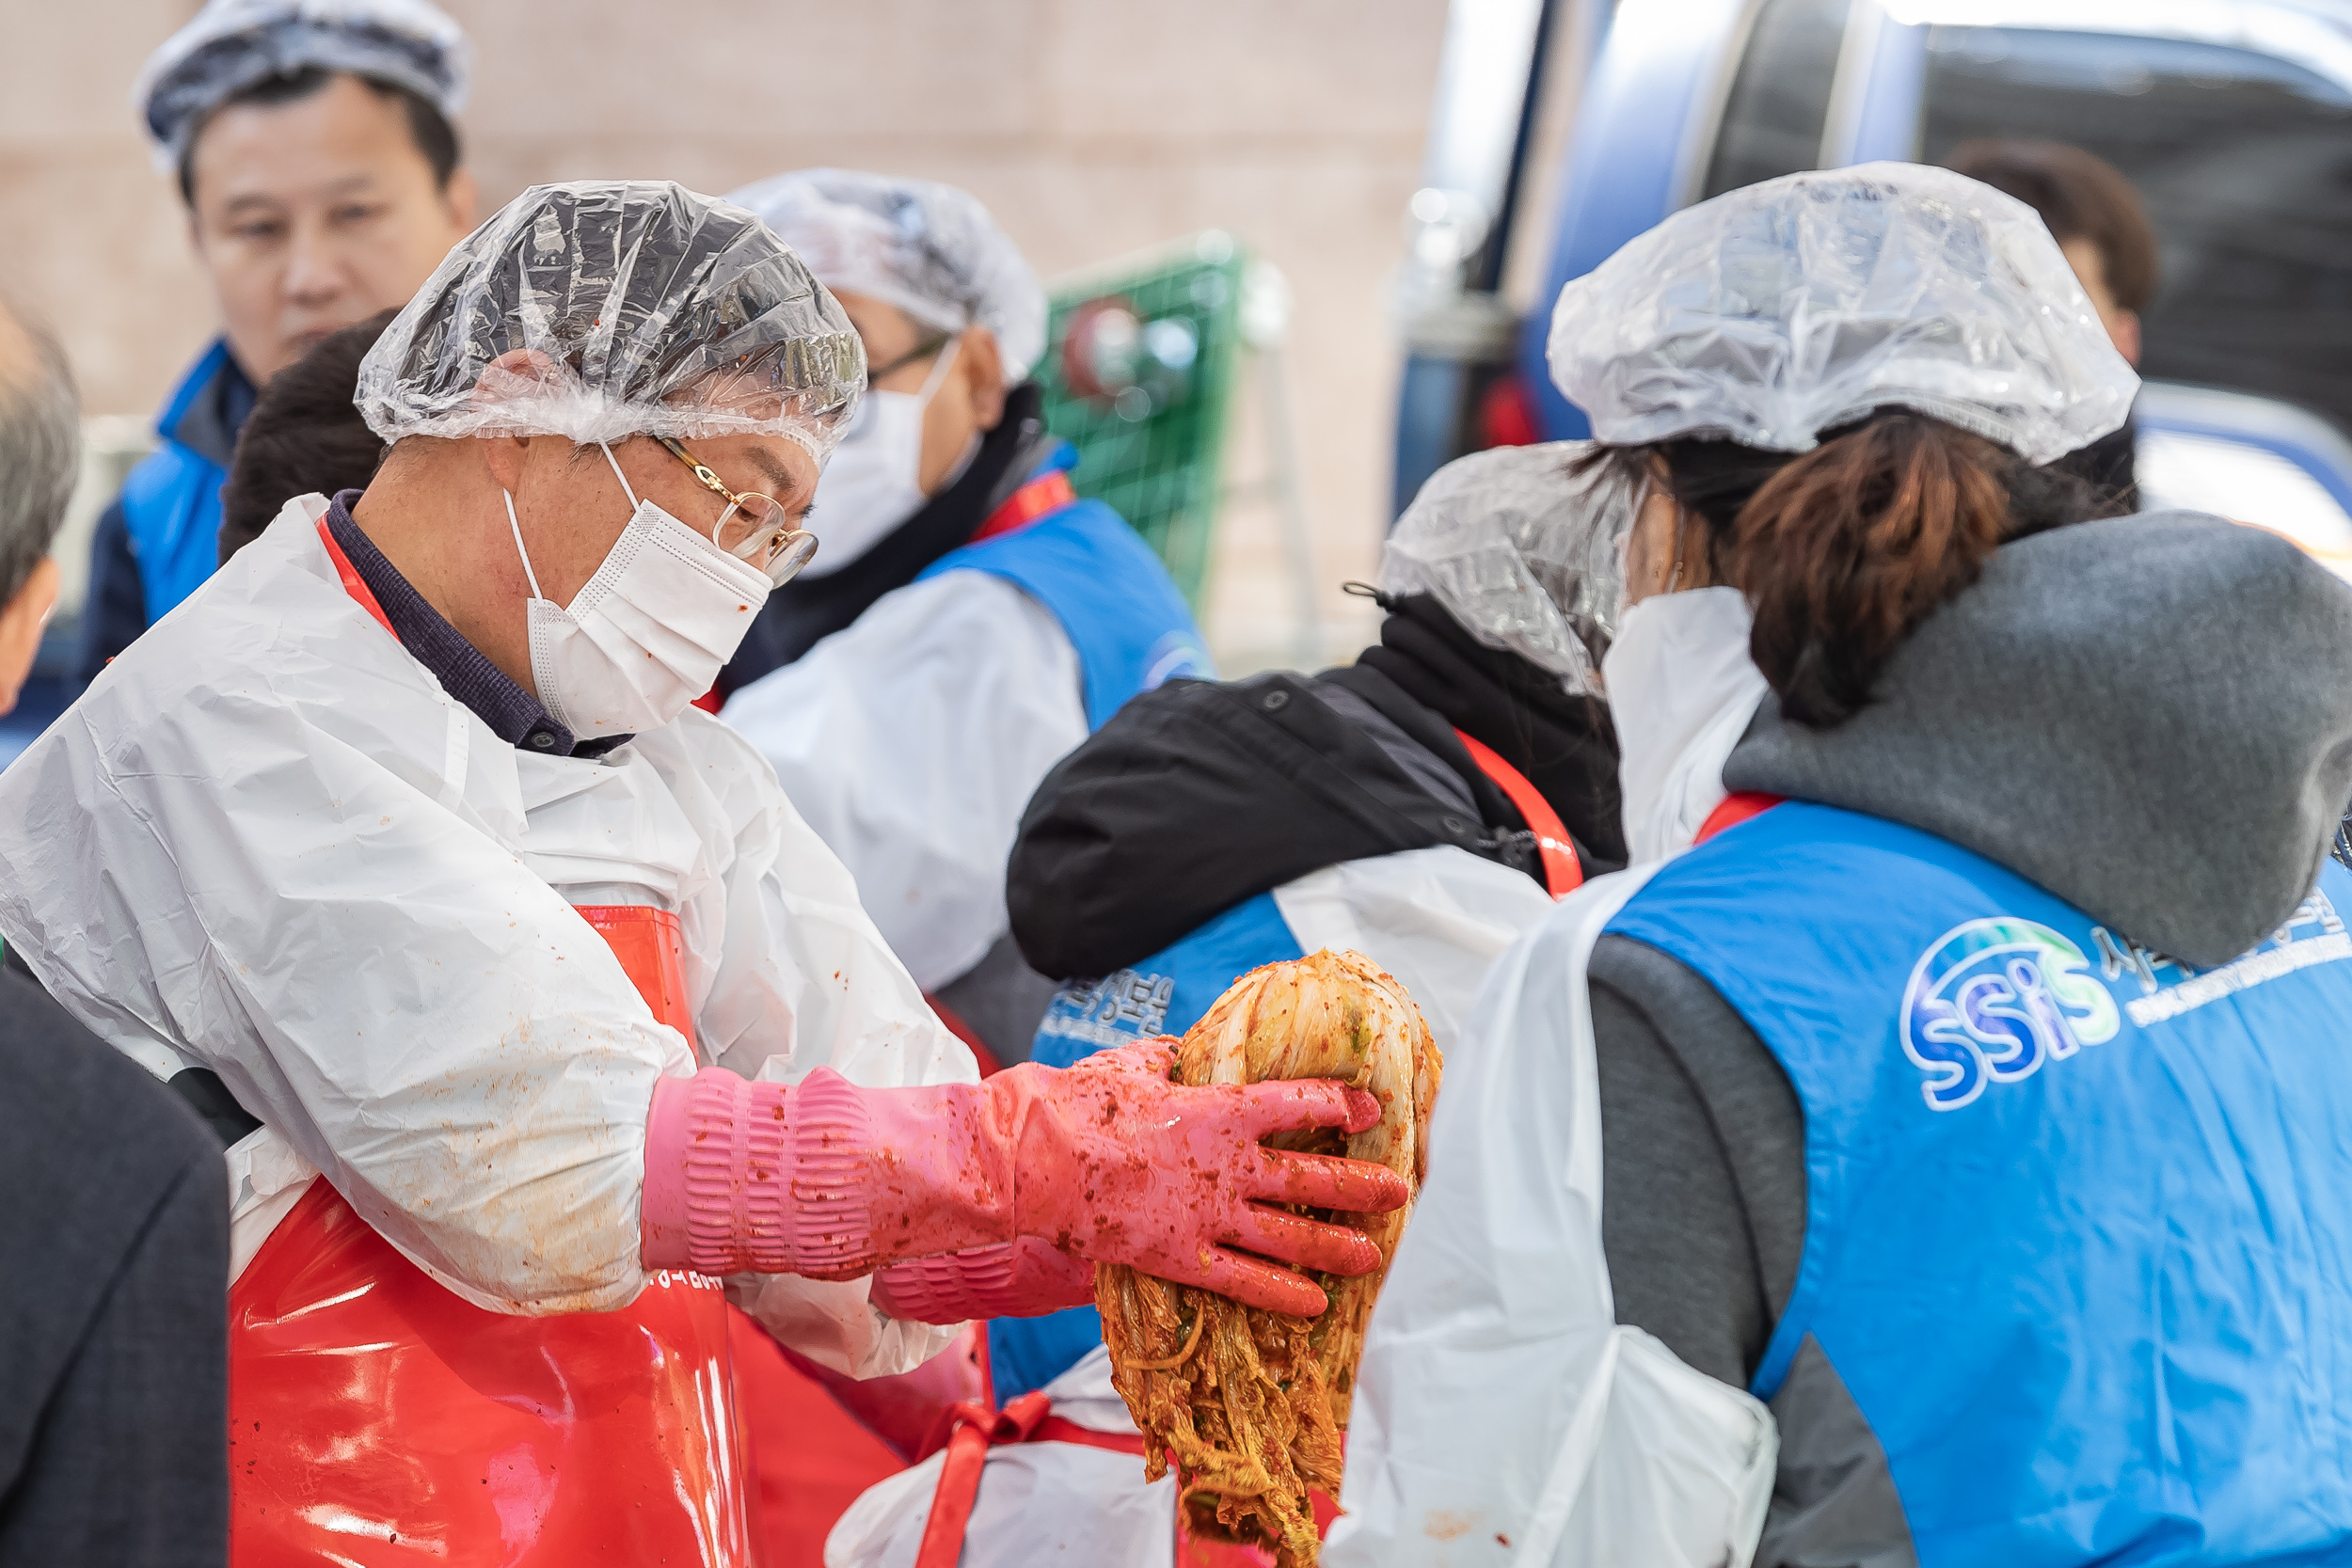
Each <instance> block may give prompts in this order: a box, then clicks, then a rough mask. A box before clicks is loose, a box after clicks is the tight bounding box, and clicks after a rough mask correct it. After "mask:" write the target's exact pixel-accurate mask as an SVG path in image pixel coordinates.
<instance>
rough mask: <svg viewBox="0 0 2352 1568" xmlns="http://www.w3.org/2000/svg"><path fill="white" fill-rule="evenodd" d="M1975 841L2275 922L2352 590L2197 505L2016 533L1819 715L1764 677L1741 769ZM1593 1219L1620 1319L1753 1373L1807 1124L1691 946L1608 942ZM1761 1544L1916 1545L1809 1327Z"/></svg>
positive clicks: (2051, 881)
mask: <svg viewBox="0 0 2352 1568" xmlns="http://www.w3.org/2000/svg"><path fill="white" fill-rule="evenodd" d="M1724 784H1725V785H1726V786H1727V787H1729V788H1731V789H1733V790H1760V791H1764V792H1768V793H1770V794H1774V795H1782V796H1787V797H1788V798H1789V799H1791V800H1814V801H1820V802H1821V803H1823V804H1827V805H1833V806H1840V807H1844V808H1846V809H1849V810H1851V811H1857V812H1862V813H1866V814H1867V815H1869V816H1878V817H1883V818H1885V819H1887V820H1890V821H1895V822H1901V823H1905V824H1908V825H1910V826H1912V827H1915V828H1919V829H1922V830H1924V831H1925V832H1931V833H1933V834H1935V835H1937V836H1938V837H1941V838H1945V839H1948V840H1950V841H1951V842H1952V843H1955V844H1959V845H1962V846H1963V847H1967V848H1970V849H1973V850H1975V851H1977V852H1978V853H1979V854H1981V855H1983V856H1985V857H1986V858H1987V859H1989V860H1992V861H1994V862H1996V863H2000V864H2002V865H2005V866H2008V867H2009V868H2010V869H2011V870H2013V871H2015V872H2017V873H2019V874H2020V875H2022V876H2025V877H2026V878H2029V879H2032V880H2033V881H2035V882H2038V883H2040V884H2041V885H2042V887H2044V888H2047V889H2048V890H2049V891H2050V892H2052V893H2054V894H2056V895H2058V897H2060V898H2062V899H2064V900H2066V901H2067V902H2068V903H2070V904H2072V905H2074V906H2075V907H2076V908H2077V909H2080V910H2082V911H2084V912H2085V913H2087V914H2089V915H2090V916H2092V917H2093V918H2094V919H2096V920H2098V921H2100V922H2101V923H2102V924H2105V925H2106V926H2108V927H2112V928H2114V929H2115V930H2117V931H2118V932H2119V933H2124V934H2128V935H2129V936H2130V937H2131V938H2132V939H2133V940H2134V941H2136V942H2138V943H2140V944H2141V945H2143V946H2145V947H2148V948H2151V949H2153V950H2154V951H2156V952H2159V953H2162V954H2165V955H2166V956H2168V957H2171V958H2179V959H2182V960H2184V961H2185V962H2187V963H2189V964H2192V965H2195V966H2196V967H2198V968H2211V967H2214V966H2217V965H2219V964H2223V963H2226V962H2228V961H2229V960H2231V959H2232V958H2236V957H2237V956H2238V955H2240V954H2242V953H2244V952H2245V951H2246V950H2247V949H2249V948H2250V947H2252V946H2253V945H2254V944H2255V943H2256V942H2260V941H2261V940H2263V939H2264V938H2265V937H2266V936H2268V935H2269V934H2270V933H2271V932H2273V931H2275V930H2276V929H2277V928H2278V927H2280V924H2282V923H2283V922H2284V920H2285V919H2286V917H2287V915H2288V914H2289V913H2290V912H2291V911H2293V910H2294V908H2295V906H2296V903H2297V902H2298V901H2300V900H2301V898H2302V897H2303V895H2305V894H2306V893H2307V892H2309V891H2310V889H2311V886H2312V881H2313V879H2315V878H2316V876H2317V874H2318V868H2319V863H2320V859H2321V857H2322V856H2323V855H2324V854H2325V853H2326V852H2327V847H2328V842H2329V839H2330V837H2331V835H2332V834H2333V832H2334V831H2335V828H2336V824H2337V822H2338V820H2339V819H2340V818H2341V817H2342V816H2344V805H2345V801H2346V800H2347V799H2348V798H2352V588H2347V587H2346V586H2345V585H2344V584H2343V583H2342V582H2340V581H2338V580H2337V579H2336V578H2334V577H2333V576H2332V575H2331V574H2329V573H2328V571H2327V570H2326V569H2325V568H2323V567H2321V566H2319V565H2318V564H2317V563H2316V562H2312V560H2311V559H2310V558H2309V557H2308V556H2306V555H2304V554H2303V552H2302V551H2301V550H2299V549H2297V548H2296V546H2293V545H2291V544H2289V543H2287V542H2286V541H2285V540H2283V539H2280V538H2279V537H2277V536H2275V535H2272V534H2268V533H2264V532H2262V531H2257V530H2253V529H2248V528H2242V527H2238V526H2236V525H2234V524H2230V523H2225V522H2222V521H2219V520H2217V519H2216V518H2212V517H2205V516H2199V515H2190V514H2185V513H2170V514H2160V515H2147V516H2136V517H2120V518H2115V519H2111V520H2107V521H2103V522H2095V523H2083V524H2078V525H2076V526H2074V527H2071V528H2064V529H2059V530H2056V531H2052V532H2049V533H2044V534H2039V535H2037V536H2035V537H2033V538H2030V539H2026V540H2021V541H2019V542H2018V543H2016V544H2013V545H2010V546H2006V547H2004V548H2003V549H2001V550H2000V551H1999V552H1998V553H1997V554H1996V555H1995V556H1994V559H1993V561H1992V562H1989V563H1988V565H1987V566H1986V569H1985V572H1984V575H1983V577H1982V578H1980V579H1979V581H1978V582H1977V584H1976V585H1975V586H1973V587H1971V588H1969V589H1967V590H1966V591H1964V592H1963V593H1962V594H1960V595H1959V596H1957V597H1956V598H1954V599H1953V600H1952V601H1951V602H1950V603H1948V604H1947V605H1946V606H1944V607H1943V608H1942V609H1941V610H1937V611H1936V613H1935V614H1933V615H1932V616H1931V617H1930V618H1929V619H1928V621H1927V622H1926V623H1925V624H1924V625H1922V626H1920V628H1919V629H1918V630H1917V631H1916V632H1915V634H1914V635H1913V636H1912V638H1911V639H1910V641H1908V642H1906V643H1905V644H1904V646H1903V647H1902V648H1901V649H1900V650H1899V651H1898V653H1897V654H1896V656H1895V657H1894V658H1893V659H1892V660H1891V661H1890V663H1889V664H1888V666H1887V669H1886V671H1885V673H1884V674H1883V677H1882V679H1881V680H1880V682H1879V685H1878V688H1877V689H1876V691H1875V692H1874V694H1873V701H1872V702H1871V704H1870V705H1868V706H1867V707H1866V708H1865V709H1863V711H1862V712H1860V713H1858V714H1856V715H1855V716H1854V717H1853V718H1851V719H1850V720H1848V721H1846V722H1845V723H1843V724H1840V725H1838V726H1836V728H1834V729H1830V730H1827V731H1818V730H1811V729H1807V728H1805V727H1804V726H1802V725H1799V724H1796V723H1793V722H1790V721H1788V720H1785V719H1783V718H1782V717H1781V715H1780V713H1779V710H1778V707H1777V705H1775V704H1774V703H1773V702H1772V700H1771V699H1770V698H1769V697H1768V698H1767V699H1766V702H1765V705H1764V707H1763V709H1762V711H1760V712H1759V713H1758V714H1757V716H1756V721H1755V722H1754V723H1753V724H1752V725H1750V727H1749V729H1748V732H1747V735H1746V736H1744V737H1743V738H1742V739H1741V741H1740V745H1739V746H1738V748H1737V749H1735V750H1734V751H1733V752H1732V754H1731V758H1730V760H1729V762H1727V763H1726V764H1725V765H1724ZM1591 975H1592V994H1593V1028H1594V1036H1595V1040H1596V1044H1597V1048H1598V1056H1599V1070H1600V1098H1601V1131H1602V1141H1603V1176H1602V1190H1603V1191H1604V1192H1606V1193H1607V1194H1608V1199H1607V1203H1606V1205H1605V1207H1604V1211H1603V1213H1602V1240H1603V1244H1604V1248H1605V1250H1606V1252H1607V1255H1608V1260H1609V1270H1610V1276H1611V1282H1612V1285H1613V1288H1614V1290H1615V1293H1616V1303H1617V1316H1618V1321H1620V1322H1622V1323H1635V1324H1638V1325H1640V1326H1641V1327H1643V1328H1645V1329H1647V1330H1648V1331H1649V1332H1651V1333H1653V1334H1655V1335H1657V1336H1658V1337H1659V1338H1661V1339H1662V1340H1664V1341H1665V1342H1666V1343H1667V1344H1668V1345H1669V1346H1671V1347H1673V1349H1674V1350H1675V1352H1676V1353H1677V1354H1679V1355H1680V1356H1681V1357H1682V1359H1683V1360H1685V1361H1686V1362H1688V1363H1690V1364H1691V1365H1692V1366H1693V1367H1695V1368H1697V1369H1698V1370H1701V1371H1704V1372H1707V1373H1708V1374H1709V1375H1710V1376H1713V1377H1717V1378H1720V1379H1722V1380H1723V1381H1724V1382H1726V1383H1730V1384H1734V1385H1737V1386H1741V1387H1744V1386H1746V1385H1747V1383H1748V1380H1749V1378H1750V1376H1751V1375H1752V1374H1753V1373H1754V1371H1755V1370H1756V1364H1757V1362H1758V1360H1759V1359H1760V1358H1761V1357H1762V1354H1763V1351H1764V1347H1765V1343H1766V1341H1767V1340H1768V1339H1769V1338H1771V1336H1772V1327H1773V1324H1774V1323H1775V1321H1776V1320H1777V1319H1778V1317H1779V1314H1780V1311H1781V1309H1782V1307H1784V1306H1785V1305H1786V1303H1787V1302H1788V1293H1789V1291H1790V1289H1791V1287H1792V1285H1793V1284H1794V1282H1795V1279H1796V1273H1797V1263H1798V1259H1799V1255H1800V1253H1801V1251H1802V1249H1803V1245H1804V1227H1805V1181H1804V1116H1803V1112H1802V1110H1801V1109H1800V1107H1799V1104H1798V1101H1797V1098H1796V1095H1795V1092H1794V1090H1793V1089H1791V1087H1790V1086H1789V1084H1788V1079H1787V1077H1786V1076H1785V1075H1784V1074H1783V1073H1782V1072H1781V1069H1780V1067H1779V1064H1778V1063H1777V1062H1776V1061H1775V1060H1774V1059H1773V1057H1772V1053H1771V1052H1770V1051H1768V1050H1767V1049H1766V1048H1765V1046H1764V1044H1763V1042H1762V1041H1761V1040H1759V1039H1758V1038H1757V1037H1756V1035H1755V1033H1754V1032H1753V1031H1752V1030H1750V1029H1749V1028H1748V1026H1747V1025H1746V1024H1745V1023H1744V1022H1742V1021H1741V1020H1740V1017H1739V1015H1738V1014H1737V1013H1735V1012H1734V1011H1733V1010H1732V1009H1731V1007H1730V1006H1728V1005H1727V1004H1725V1003H1724V1000H1723V999H1722V997H1720V996H1719V995H1717V994H1716V992H1715V990H1714V989H1713V988H1712V987H1710V986H1708V984H1707V982H1706V981H1704V980H1702V979H1700V978H1699V976H1698V975H1697V974H1694V973H1693V972H1692V971H1691V970H1690V969H1688V968H1687V967H1685V966H1684V965H1682V964H1681V963H1679V962H1677V960H1675V959H1673V958H1668V957H1667V956H1666V955H1664V954H1663V953H1661V952H1659V951H1658V950H1656V949H1655V948H1651V947H1647V946H1645V945H1643V944H1642V943H1640V942H1633V941H1631V940H1629V939H1627V938H1624V937H1617V936H1607V937H1604V938H1602V939H1601V942H1600V943H1599V944H1598V946H1597V948H1596V949H1595V951H1594V955H1593V960H1592V971H1591ZM1772 1408H1773V1414H1774V1416H1775V1418H1776V1419H1777V1420H1778V1422H1779V1425H1780V1436H1781V1454H1780V1472H1779V1477H1778V1481H1777V1483H1776V1486H1775V1495H1774V1498H1773V1503H1772V1514H1771V1517H1770V1519H1769V1520H1768V1522H1767V1524H1766V1527H1765V1531H1764V1538H1763V1541H1762V1543H1761V1544H1760V1546H1759V1548H1758V1551H1757V1554H1756V1568H1846V1565H1853V1568H1899V1565H1908V1564H1913V1563H1915V1562H1916V1561H1917V1559H1916V1557H1915V1554H1914V1552H1913V1550H1912V1544H1911V1538H1910V1531H1909V1529H1908V1528H1907V1526H1906V1525H1905V1523H1904V1520H1903V1514H1902V1507H1901V1503H1900V1500H1899V1497H1897V1495H1896V1493H1895V1489H1894V1485H1893V1482H1892V1481H1891V1480H1890V1479H1889V1477H1888V1474H1887V1468H1886V1459H1885V1455H1884V1453H1883V1451H1882V1450H1881V1449H1880V1448H1879V1445H1878V1440H1877V1438H1876V1437H1875V1436H1874V1435H1873V1434H1872V1433H1871V1432H1870V1429H1869V1427H1868V1424H1867V1422H1866V1421H1865V1420H1864V1419H1863V1418H1862V1416H1861V1413H1860V1411H1859V1410H1858V1409H1857V1408H1856V1406H1855V1405H1854V1402H1853V1401H1852V1399H1851V1397H1850V1396H1849V1395H1848V1394H1847V1392H1846V1389H1845V1386H1844V1385H1843V1384H1842V1383H1841V1382H1840V1381H1839V1380H1838V1377H1837V1373H1836V1369H1835V1368H1833V1367H1832V1366H1831V1365H1830V1364H1829V1362H1828V1360H1827V1359H1826V1357H1824V1356H1823V1355H1822V1354H1821V1353H1820V1349H1819V1347H1817V1346H1815V1345H1814V1344H1813V1343H1812V1342H1811V1341H1810V1340H1808V1341H1807V1342H1806V1343H1805V1345H1804V1347H1802V1348H1801V1349H1800V1351H1799V1352H1798V1355H1797V1359H1796V1361H1795V1363H1794V1364H1793V1366H1792V1367H1791V1369H1790V1371H1789V1375H1788V1379H1787V1381H1786V1382H1785V1383H1784V1384H1783V1386H1782V1388H1781V1391H1780V1392H1779V1394H1778V1395H1777V1396H1775V1398H1774V1399H1773V1401H1772Z"/></svg>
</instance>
